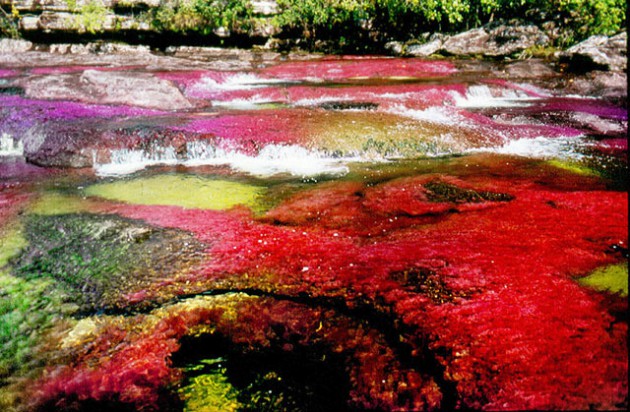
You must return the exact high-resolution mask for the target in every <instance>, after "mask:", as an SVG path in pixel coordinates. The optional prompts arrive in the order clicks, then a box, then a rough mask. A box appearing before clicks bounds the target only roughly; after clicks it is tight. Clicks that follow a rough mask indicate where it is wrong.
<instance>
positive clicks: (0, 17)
mask: <svg viewBox="0 0 630 412" xmlns="http://www.w3.org/2000/svg"><path fill="white" fill-rule="evenodd" d="M19 18H20V12H19V11H18V10H17V9H16V8H15V4H14V3H13V2H11V10H10V11H8V12H7V11H6V10H5V9H4V8H3V7H0V37H10V38H13V39H16V38H18V37H20V33H19V30H18V21H19Z"/></svg>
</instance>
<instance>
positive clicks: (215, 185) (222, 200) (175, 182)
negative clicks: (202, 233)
mask: <svg viewBox="0 0 630 412" xmlns="http://www.w3.org/2000/svg"><path fill="white" fill-rule="evenodd" d="M263 192H264V189H263V188H261V187H259V186H254V185H248V184H245V183H239V182H233V181H228V180H213V179H208V178H202V177H196V176H189V175H174V174H173V175H159V176H153V177H148V178H139V179H132V180H119V181H115V182H112V183H100V184H96V185H93V186H90V187H88V188H87V189H86V190H85V193H86V194H87V195H88V196H98V197H101V198H104V199H109V200H116V201H121V202H126V203H133V204H141V205H166V206H181V207H184V208H189V209H213V210H225V209H229V208H231V207H233V206H236V205H244V206H248V207H250V208H252V209H254V210H256V207H257V204H258V202H257V200H258V198H259V196H260V195H262V194H263Z"/></svg>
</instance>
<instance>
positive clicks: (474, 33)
mask: <svg viewBox="0 0 630 412" xmlns="http://www.w3.org/2000/svg"><path fill="white" fill-rule="evenodd" d="M489 41H490V35H489V34H488V32H486V30H485V29H484V28H483V27H482V28H478V29H473V30H469V31H466V32H464V33H459V34H456V35H454V36H447V37H446V39H445V40H444V44H443V45H442V48H441V49H440V50H441V51H444V52H446V53H448V54H452V55H454V56H468V55H476V54H484V52H486V51H487V50H488V45H487V44H488V42H489Z"/></svg>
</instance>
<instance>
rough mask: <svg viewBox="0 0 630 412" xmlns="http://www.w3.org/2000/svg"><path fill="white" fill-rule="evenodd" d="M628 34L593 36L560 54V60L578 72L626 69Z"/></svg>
mask: <svg viewBox="0 0 630 412" xmlns="http://www.w3.org/2000/svg"><path fill="white" fill-rule="evenodd" d="M627 45H628V34H627V33H626V32H622V33H620V34H617V35H616V36H613V37H608V36H601V35H599V36H592V37H589V38H588V39H586V40H584V41H583V42H582V43H578V44H576V45H575V46H573V47H571V48H569V49H568V50H567V51H565V52H563V53H561V54H560V56H559V57H560V60H561V61H564V62H566V63H567V64H568V65H569V69H570V70H572V71H576V72H584V71H589V70H593V69H595V70H610V71H626V70H627V67H628V56H627V54H628V46H627Z"/></svg>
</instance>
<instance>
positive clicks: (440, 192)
mask: <svg viewBox="0 0 630 412" xmlns="http://www.w3.org/2000/svg"><path fill="white" fill-rule="evenodd" d="M423 186H424V188H425V189H427V190H428V191H429V192H428V194H427V196H428V198H429V200H430V201H431V202H455V203H467V202H471V203H477V202H506V201H510V200H513V199H514V197H513V196H511V195H508V194H506V193H494V192H486V191H476V190H472V189H463V188H461V187H458V186H455V185H453V184H450V183H446V182H442V181H439V180H435V181H432V182H429V183H426V184H424V185H423Z"/></svg>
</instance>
